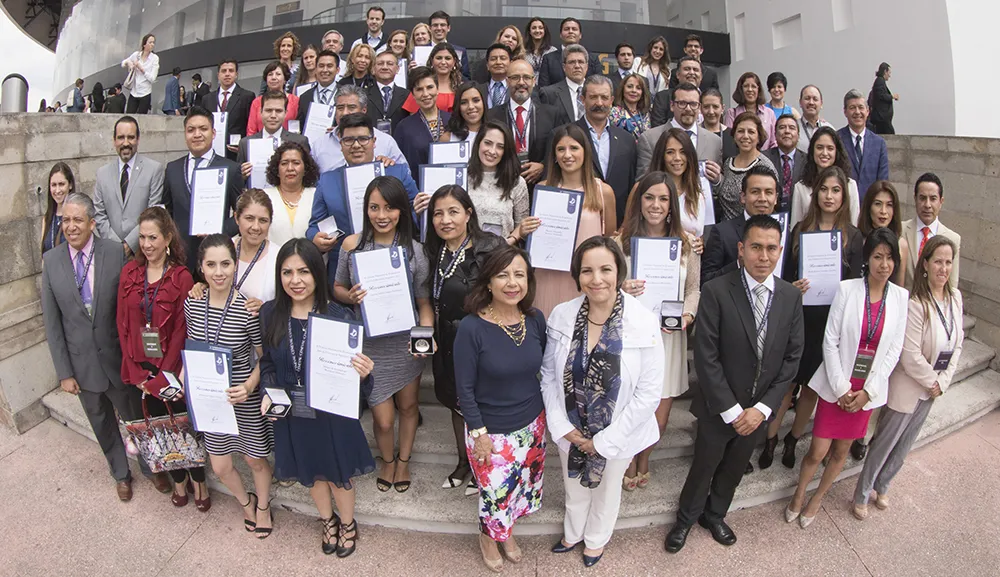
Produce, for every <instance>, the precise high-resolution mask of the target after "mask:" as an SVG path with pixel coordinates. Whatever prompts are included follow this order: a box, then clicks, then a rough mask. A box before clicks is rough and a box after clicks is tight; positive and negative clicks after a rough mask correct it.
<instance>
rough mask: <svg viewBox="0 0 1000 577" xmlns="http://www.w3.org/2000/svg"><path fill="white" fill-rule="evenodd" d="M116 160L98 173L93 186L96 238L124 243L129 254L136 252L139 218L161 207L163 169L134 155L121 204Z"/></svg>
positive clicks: (152, 161) (101, 168) (161, 166)
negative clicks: (152, 209) (146, 211)
mask: <svg viewBox="0 0 1000 577" xmlns="http://www.w3.org/2000/svg"><path fill="white" fill-rule="evenodd" d="M118 162H119V160H118V159H117V158H116V159H115V160H114V161H113V162H111V163H108V164H105V165H104V166H102V167H100V168H98V169H97V184H95V185H94V208H95V209H97V213H96V214H95V215H94V220H96V221H97V234H98V235H99V236H100V237H101V238H106V239H108V240H116V241H118V243H119V244H120V243H122V242H127V243H128V246H129V248H131V249H132V252H138V251H139V215H140V214H142V211H144V210H146V209H147V208H149V207H151V206H153V205H156V204H160V199H161V198H162V197H163V165H162V164H160V163H159V162H156V161H155V160H153V159H151V158H149V157H146V156H142V155H139V154H137V155H136V156H135V161H134V162H133V164H132V170H131V171H130V172H129V175H128V190H127V191H126V192H125V200H124V202H123V201H122V193H121V184H120V183H121V176H122V175H121V173H120V172H119V171H118Z"/></svg>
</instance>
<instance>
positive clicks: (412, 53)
mask: <svg viewBox="0 0 1000 577" xmlns="http://www.w3.org/2000/svg"><path fill="white" fill-rule="evenodd" d="M417 46H433V44H432V43H431V27H430V26H428V25H427V23H426V22H417V25H416V26H414V27H413V30H411V31H410V39H409V40H408V41H407V43H406V57H407V58H409V59H410V63H409V64H408V67H409V68H408V70H413V69H414V68H416V67H417V66H426V65H427V62H426V61H423V62H417V58H416V53H417V50H415V48H416V47H417Z"/></svg>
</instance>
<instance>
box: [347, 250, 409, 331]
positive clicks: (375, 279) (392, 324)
mask: <svg viewBox="0 0 1000 577" xmlns="http://www.w3.org/2000/svg"><path fill="white" fill-rule="evenodd" d="M351 271H352V273H353V275H352V276H353V279H354V284H360V285H361V288H362V290H364V291H366V293H365V296H364V300H362V301H361V316H362V318H364V321H365V332H366V333H368V336H370V337H381V336H384V335H392V334H396V333H402V332H409V331H410V328H412V327H413V326H414V325H416V324H417V317H416V314H415V313H414V311H413V292H412V290H411V288H410V287H411V285H412V284H413V281H412V279H411V278H410V267H409V261H408V260H407V254H406V249H405V248H403V247H399V246H391V247H388V248H380V249H375V250H369V251H363V252H354V253H352V254H351Z"/></svg>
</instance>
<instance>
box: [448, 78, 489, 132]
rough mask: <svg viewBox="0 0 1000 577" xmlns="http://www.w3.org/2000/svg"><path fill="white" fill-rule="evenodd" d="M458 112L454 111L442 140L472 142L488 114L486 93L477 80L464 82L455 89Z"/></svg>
mask: <svg viewBox="0 0 1000 577" xmlns="http://www.w3.org/2000/svg"><path fill="white" fill-rule="evenodd" d="M455 94H457V95H458V96H457V98H458V112H457V113H452V115H451V118H449V119H448V125H447V126H445V133H444V135H442V137H441V140H442V141H444V142H463V141H468V142H472V141H473V140H475V139H476V135H477V134H479V129H480V127H481V126H482V125H483V118H484V117H485V116H486V94H485V93H484V92H483V87H482V85H480V84H476V83H475V82H463V83H462V84H460V85H459V87H458V89H456V90H455Z"/></svg>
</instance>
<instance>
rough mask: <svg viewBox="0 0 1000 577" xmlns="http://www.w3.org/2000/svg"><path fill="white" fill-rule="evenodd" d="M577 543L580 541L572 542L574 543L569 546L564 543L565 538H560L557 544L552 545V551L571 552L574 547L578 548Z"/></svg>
mask: <svg viewBox="0 0 1000 577" xmlns="http://www.w3.org/2000/svg"><path fill="white" fill-rule="evenodd" d="M577 545H579V543H574V544H572V545H570V546H568V547H567V546H566V545H563V540H562V539H560V540H558V541H556V544H555V545H553V546H552V552H553V553H569V552H570V551H572V550H573V549H576V546H577Z"/></svg>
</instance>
